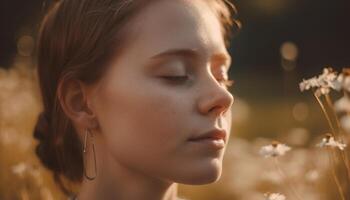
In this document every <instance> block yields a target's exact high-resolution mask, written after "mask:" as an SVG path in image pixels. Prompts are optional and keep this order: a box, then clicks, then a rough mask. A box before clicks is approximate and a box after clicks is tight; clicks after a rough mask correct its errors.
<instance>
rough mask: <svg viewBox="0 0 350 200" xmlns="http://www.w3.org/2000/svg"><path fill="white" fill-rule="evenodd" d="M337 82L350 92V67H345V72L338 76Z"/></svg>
mask: <svg viewBox="0 0 350 200" xmlns="http://www.w3.org/2000/svg"><path fill="white" fill-rule="evenodd" d="M336 82H337V84H338V85H339V87H340V89H343V90H345V91H348V92H350V69H349V68H344V69H343V72H342V73H341V74H340V75H339V76H338V77H337V80H336Z"/></svg>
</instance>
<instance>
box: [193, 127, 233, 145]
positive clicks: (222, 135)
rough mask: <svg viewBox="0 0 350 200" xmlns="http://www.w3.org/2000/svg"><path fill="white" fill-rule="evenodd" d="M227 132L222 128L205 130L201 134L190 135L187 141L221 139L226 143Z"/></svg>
mask: <svg viewBox="0 0 350 200" xmlns="http://www.w3.org/2000/svg"><path fill="white" fill-rule="evenodd" d="M226 138H227V133H226V131H225V130H224V129H213V130H211V131H208V132H205V133H203V134H200V135H197V136H194V137H191V138H190V139H189V141H192V142H199V141H208V140H209V141H210V140H213V141H218V140H223V141H224V143H226Z"/></svg>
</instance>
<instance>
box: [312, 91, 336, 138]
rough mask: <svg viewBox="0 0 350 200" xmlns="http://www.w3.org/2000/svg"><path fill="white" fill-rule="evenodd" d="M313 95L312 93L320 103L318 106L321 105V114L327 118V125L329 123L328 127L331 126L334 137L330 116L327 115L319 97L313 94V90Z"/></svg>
mask: <svg viewBox="0 0 350 200" xmlns="http://www.w3.org/2000/svg"><path fill="white" fill-rule="evenodd" d="M313 95H314V97H315V98H316V100H317V102H318V104H319V105H320V107H321V109H322V111H323V114H324V115H325V117H326V119H327V122H328V125H329V127H330V128H331V130H332V134H333V137H334V138H336V137H335V135H334V134H335V129H334V126H333V124H332V121H331V119H330V117H329V115H328V113H327V111H326V108H325V106H324V105H323V103H322V101H321V99H320V98H319V97H318V96H317V95H316V94H315V92H314V93H313Z"/></svg>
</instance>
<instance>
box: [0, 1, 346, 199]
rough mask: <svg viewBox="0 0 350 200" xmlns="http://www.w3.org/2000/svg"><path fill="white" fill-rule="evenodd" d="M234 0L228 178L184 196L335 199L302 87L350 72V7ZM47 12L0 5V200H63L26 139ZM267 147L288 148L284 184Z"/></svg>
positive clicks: (316, 122)
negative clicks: (37, 47) (39, 34)
mask: <svg viewBox="0 0 350 200" xmlns="http://www.w3.org/2000/svg"><path fill="white" fill-rule="evenodd" d="M232 2H233V3H234V4H235V5H236V7H237V9H238V11H239V14H238V16H237V17H238V19H239V20H240V21H241V22H242V24H243V27H242V30H241V32H240V33H239V35H237V36H236V37H235V38H234V39H233V40H232V43H231V48H230V53H231V55H232V57H233V66H231V70H230V76H231V78H232V79H234V80H235V84H234V86H233V88H232V89H231V90H232V93H233V94H234V96H235V98H236V102H235V104H234V106H233V108H232V114H233V127H232V135H231V140H230V143H229V147H228V148H227V153H226V155H225V156H226V157H225V163H224V171H223V174H222V178H221V179H220V181H218V182H217V183H215V184H211V185H204V186H185V185H181V186H180V194H182V195H183V196H184V197H186V198H188V199H191V200H226V199H227V200H228V199H230V200H236V199H237V200H240V199H242V200H243V199H244V200H247V199H248V200H255V199H256V200H259V199H264V196H263V194H264V193H265V192H280V193H284V194H285V195H286V196H287V199H296V198H295V195H293V194H292V192H291V190H290V187H288V186H287V185H290V184H289V183H290V182H292V183H293V185H294V186H293V187H294V189H295V190H296V191H297V192H298V193H300V194H301V195H302V196H303V199H307V200H313V199H315V200H316V199H317V200H322V199H325V200H327V199H340V197H339V194H338V193H337V189H336V187H335V183H334V182H332V179H331V178H330V176H329V168H328V167H327V166H328V165H327V159H326V158H325V154H324V153H322V151H320V150H318V149H315V148H314V144H315V143H316V142H317V141H319V139H320V137H322V136H323V134H324V133H326V132H327V131H329V129H328V126H327V122H326V120H325V117H324V116H323V115H322V111H321V109H320V107H319V106H318V105H317V102H316V101H315V99H314V98H313V96H312V93H301V92H300V90H299V86H298V84H299V82H301V81H302V80H303V78H310V77H312V76H315V75H317V74H320V73H321V72H322V69H323V68H324V67H333V68H334V69H335V70H337V71H341V69H342V68H345V67H350V56H349V53H350V39H349V36H350V26H349V20H350V12H349V9H350V1H349V0H332V1H329V0H328V1H327V0H318V1H315V0H303V1H301V0H236V1H232ZM47 3H49V1H46V4H47ZM43 8H45V2H44V1H43V0H31V1H24V0H11V1H10V0H1V1H0V28H1V31H0V168H1V169H2V170H0V199H5V200H7V199H10V200H12V199H49V200H51V199H64V197H63V196H62V194H60V192H59V190H58V188H57V186H55V185H54V183H53V180H52V177H51V175H50V172H49V171H46V170H45V169H44V168H43V167H42V166H41V165H40V163H39V162H38V160H37V158H36V157H35V154H34V147H35V144H36V141H34V140H33V138H32V131H33V128H34V125H35V122H36V118H37V116H38V114H39V112H40V111H41V102H40V96H39V91H38V86H37V82H36V81H37V79H36V73H35V65H34V61H33V57H32V53H33V47H34V46H33V45H34V43H35V41H34V36H35V32H36V30H37V26H38V21H39V19H40V17H41V16H42V14H43ZM337 95H338V94H335V96H336V97H337ZM271 140H279V141H282V142H284V143H288V144H289V145H290V146H293V151H291V152H290V153H289V154H288V155H286V156H285V157H282V158H281V162H280V163H281V164H280V165H281V168H283V169H284V170H285V171H286V172H287V173H286V176H285V177H283V176H280V174H279V173H277V172H276V170H275V168H274V166H273V165H272V163H271V161H270V160H267V159H264V158H261V156H259V155H258V153H257V152H258V151H259V148H260V147H261V146H262V145H267V144H269V143H270V141H271ZM286 182H289V183H288V184H287V183H286ZM348 190H349V189H348ZM349 198H350V197H349Z"/></svg>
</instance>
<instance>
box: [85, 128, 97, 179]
mask: <svg viewBox="0 0 350 200" xmlns="http://www.w3.org/2000/svg"><path fill="white" fill-rule="evenodd" d="M88 137H90V138H91V144H92V154H93V159H94V172H95V174H94V175H93V176H89V175H87V173H86V167H87V162H86V160H87V158H86V157H87V151H86V149H87V140H88ZM83 153H84V155H85V156H84V176H85V177H86V178H87V179H88V180H94V179H95V178H96V176H97V163H96V153H95V144H94V137H93V135H92V134H91V132H90V131H89V129H88V128H86V131H85V137H84V147H83Z"/></svg>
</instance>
